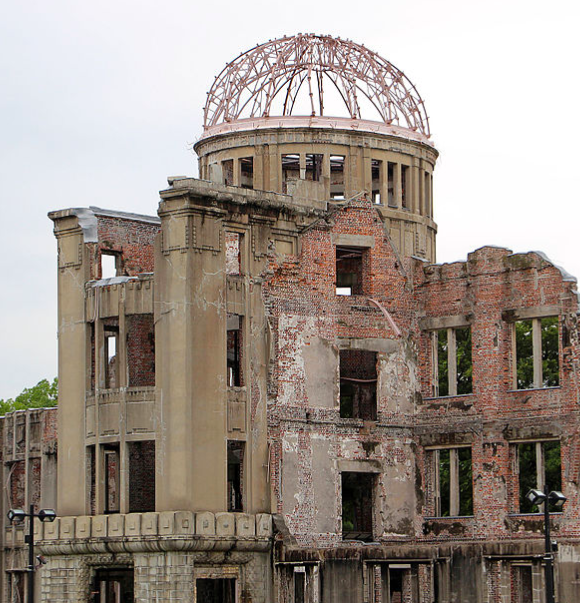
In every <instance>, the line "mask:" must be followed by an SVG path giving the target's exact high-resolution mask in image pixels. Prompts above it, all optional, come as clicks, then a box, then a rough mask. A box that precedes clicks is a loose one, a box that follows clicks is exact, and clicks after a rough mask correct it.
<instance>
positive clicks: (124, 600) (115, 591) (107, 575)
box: [90, 568, 134, 603]
mask: <svg viewBox="0 0 580 603" xmlns="http://www.w3.org/2000/svg"><path fill="white" fill-rule="evenodd" d="M91 591H92V592H91V595H92V597H90V600H91V601H98V602H99V603H128V602H130V601H133V600H134V574H133V569H130V568H114V569H97V571H96V574H95V579H94V582H93V584H92V588H91Z"/></svg>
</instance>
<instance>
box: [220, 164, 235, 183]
mask: <svg viewBox="0 0 580 603" xmlns="http://www.w3.org/2000/svg"><path fill="white" fill-rule="evenodd" d="M222 178H223V181H224V184H225V185H227V186H233V185H234V160H233V159H226V160H225V161H222Z"/></svg>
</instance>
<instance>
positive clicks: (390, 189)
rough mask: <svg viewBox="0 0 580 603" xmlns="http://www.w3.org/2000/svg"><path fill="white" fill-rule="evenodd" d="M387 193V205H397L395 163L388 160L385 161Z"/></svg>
mask: <svg viewBox="0 0 580 603" xmlns="http://www.w3.org/2000/svg"><path fill="white" fill-rule="evenodd" d="M387 193H388V197H389V199H388V204H389V207H397V200H396V198H395V164H394V163H391V162H390V161H389V162H388V163H387Z"/></svg>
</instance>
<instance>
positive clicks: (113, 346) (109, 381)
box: [103, 325, 119, 389]
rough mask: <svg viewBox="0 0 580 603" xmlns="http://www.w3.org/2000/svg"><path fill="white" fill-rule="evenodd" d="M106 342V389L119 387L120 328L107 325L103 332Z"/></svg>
mask: <svg viewBox="0 0 580 603" xmlns="http://www.w3.org/2000/svg"><path fill="white" fill-rule="evenodd" d="M103 337H104V340H105V346H104V348H105V388H109V389H114V388H117V387H119V381H118V378H119V356H118V349H119V327H118V326H117V325H105V327H104V330H103Z"/></svg>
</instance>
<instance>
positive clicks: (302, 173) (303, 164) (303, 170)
mask: <svg viewBox="0 0 580 603" xmlns="http://www.w3.org/2000/svg"><path fill="white" fill-rule="evenodd" d="M298 162H299V164H300V180H305V179H306V155H305V154H304V153H300V155H298Z"/></svg>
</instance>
